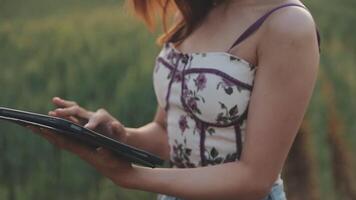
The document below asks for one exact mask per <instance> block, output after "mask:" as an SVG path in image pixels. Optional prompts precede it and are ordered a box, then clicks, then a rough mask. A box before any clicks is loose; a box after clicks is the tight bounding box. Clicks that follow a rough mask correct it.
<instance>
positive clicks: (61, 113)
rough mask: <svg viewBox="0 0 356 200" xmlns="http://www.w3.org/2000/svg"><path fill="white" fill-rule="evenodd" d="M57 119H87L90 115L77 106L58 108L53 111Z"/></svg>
mask: <svg viewBox="0 0 356 200" xmlns="http://www.w3.org/2000/svg"><path fill="white" fill-rule="evenodd" d="M54 112H55V115H56V116H57V117H69V116H77V117H80V118H84V119H87V118H89V117H90V113H89V112H88V111H86V110H84V109H83V108H81V107H79V106H72V107H68V108H58V109H56V110H55V111H54Z"/></svg>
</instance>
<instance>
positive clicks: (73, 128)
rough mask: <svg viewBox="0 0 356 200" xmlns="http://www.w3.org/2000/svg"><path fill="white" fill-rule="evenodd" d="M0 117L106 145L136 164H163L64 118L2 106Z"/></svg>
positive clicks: (133, 148) (92, 143)
mask: <svg viewBox="0 0 356 200" xmlns="http://www.w3.org/2000/svg"><path fill="white" fill-rule="evenodd" d="M0 119H2V120H6V121H10V122H14V123H17V124H21V125H24V124H29V125H33V126H39V127H43V128H47V129H51V130H54V132H55V133H58V134H63V135H66V136H68V137H71V138H74V139H76V140H79V141H80V142H83V143H85V144H87V145H89V146H92V147H93V148H97V147H104V148H107V149H110V150H111V151H112V152H114V153H115V154H116V155H118V156H119V157H121V158H124V159H126V160H128V161H130V162H132V163H135V164H139V165H143V166H148V167H155V166H157V165H162V164H163V160H162V159H160V158H159V157H158V156H155V155H153V154H151V153H148V152H146V151H144V150H141V149H138V148H135V147H133V146H129V145H127V144H124V143H121V142H119V141H117V140H114V139H112V138H109V137H107V136H105V135H103V134H100V133H97V132H95V131H92V130H89V129H87V128H84V127H82V126H80V125H78V124H75V123H73V122H71V121H68V120H65V119H62V118H58V117H51V116H48V115H42V114H37V113H32V112H26V111H21V110H15V109H10V108H4V107H0Z"/></svg>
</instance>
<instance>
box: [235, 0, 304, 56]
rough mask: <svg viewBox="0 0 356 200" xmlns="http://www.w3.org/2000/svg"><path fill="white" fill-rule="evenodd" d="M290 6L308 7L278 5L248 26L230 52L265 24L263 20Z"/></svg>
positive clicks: (291, 4) (293, 4)
mask: <svg viewBox="0 0 356 200" xmlns="http://www.w3.org/2000/svg"><path fill="white" fill-rule="evenodd" d="M290 6H298V7H301V8H304V9H307V8H306V7H304V6H302V5H299V4H295V3H289V4H284V5H281V6H278V7H276V8H274V9H272V10H270V11H268V12H267V13H266V14H264V15H263V16H262V17H260V18H259V19H258V20H257V21H256V22H255V23H253V24H252V25H251V26H250V27H248V28H247V29H246V31H245V32H243V33H242V34H241V35H240V37H239V38H238V39H237V40H236V41H235V42H234V44H233V45H232V46H231V47H230V48H229V50H228V52H229V51H230V50H231V49H232V48H234V47H235V46H237V45H239V44H240V43H241V42H242V41H244V40H245V39H247V38H248V37H249V36H251V35H252V34H253V33H254V32H256V31H257V30H258V29H259V28H260V27H261V25H262V24H263V22H265V21H266V19H267V18H268V17H269V16H270V15H271V14H272V13H274V12H275V11H277V10H279V9H282V8H285V7H290Z"/></svg>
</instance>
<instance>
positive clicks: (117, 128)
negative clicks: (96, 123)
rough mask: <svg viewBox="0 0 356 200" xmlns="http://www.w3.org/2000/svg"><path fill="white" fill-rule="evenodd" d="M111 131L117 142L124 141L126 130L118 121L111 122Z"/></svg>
mask: <svg viewBox="0 0 356 200" xmlns="http://www.w3.org/2000/svg"><path fill="white" fill-rule="evenodd" d="M111 130H112V133H113V136H114V137H115V138H117V139H119V140H121V141H122V140H125V136H126V130H125V127H124V126H123V125H122V124H121V123H120V122H118V121H114V122H111Z"/></svg>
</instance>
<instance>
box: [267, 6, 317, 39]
mask: <svg viewBox="0 0 356 200" xmlns="http://www.w3.org/2000/svg"><path fill="white" fill-rule="evenodd" d="M264 37H266V38H268V39H272V40H273V39H278V40H279V41H286V40H287V41H299V42H301V44H303V43H309V44H311V45H314V44H313V43H310V42H312V41H313V40H316V26H315V22H314V19H313V17H312V15H311V14H310V12H309V11H308V10H306V9H305V8H301V7H297V6H290V7H286V8H283V9H280V10H278V11H276V12H275V13H273V14H272V15H271V16H270V17H269V19H268V20H267V22H266V25H265V33H264Z"/></svg>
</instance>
